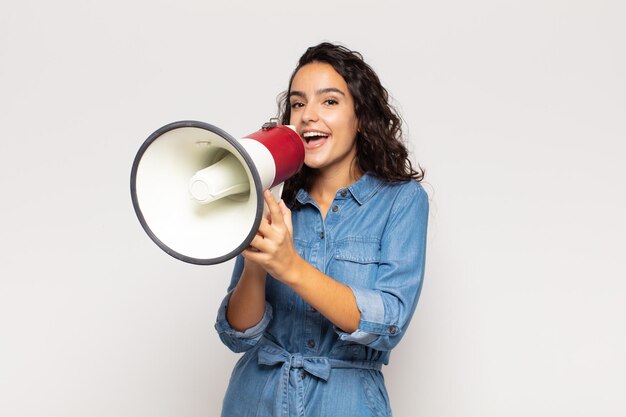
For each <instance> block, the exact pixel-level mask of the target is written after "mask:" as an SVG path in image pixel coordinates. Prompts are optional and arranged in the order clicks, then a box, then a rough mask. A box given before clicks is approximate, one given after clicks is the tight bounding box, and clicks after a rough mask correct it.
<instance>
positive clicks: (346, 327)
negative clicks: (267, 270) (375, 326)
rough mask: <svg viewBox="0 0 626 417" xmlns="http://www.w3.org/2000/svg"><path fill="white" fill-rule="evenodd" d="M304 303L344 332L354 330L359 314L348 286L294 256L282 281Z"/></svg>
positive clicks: (359, 317)
mask: <svg viewBox="0 0 626 417" xmlns="http://www.w3.org/2000/svg"><path fill="white" fill-rule="evenodd" d="M283 282H285V283H286V284H287V285H289V286H290V287H291V288H292V289H293V290H294V291H295V292H296V293H297V294H298V295H300V297H302V298H303V299H304V300H305V301H306V302H307V303H309V304H310V305H311V306H312V307H314V308H315V309H316V310H317V311H319V312H320V313H321V314H322V315H323V316H324V317H326V318H327V319H328V320H330V321H331V322H332V323H333V324H334V325H335V326H337V327H338V328H340V329H341V330H343V331H344V332H347V333H352V332H354V331H356V330H357V329H358V327H359V321H360V320H361V313H360V312H359V309H358V307H357V304H356V299H355V298H354V294H353V293H352V290H351V289H350V287H348V286H346V285H344V284H342V283H340V282H338V281H336V280H334V279H333V278H331V277H329V276H328V275H325V274H324V273H322V272H320V271H319V270H317V269H316V268H315V267H313V265H311V264H309V263H308V262H306V261H304V260H303V259H302V258H298V261H297V262H296V265H295V267H294V268H293V269H292V270H291V271H290V272H289V273H288V274H287V275H286V276H285V277H284V281H283Z"/></svg>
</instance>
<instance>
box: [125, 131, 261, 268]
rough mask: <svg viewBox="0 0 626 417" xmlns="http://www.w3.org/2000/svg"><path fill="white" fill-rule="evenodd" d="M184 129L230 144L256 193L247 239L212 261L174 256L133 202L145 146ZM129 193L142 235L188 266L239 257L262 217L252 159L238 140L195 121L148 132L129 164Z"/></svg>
mask: <svg viewBox="0 0 626 417" xmlns="http://www.w3.org/2000/svg"><path fill="white" fill-rule="evenodd" d="M185 127H194V128H199V129H204V130H208V131H210V132H213V133H215V134H217V135H219V136H221V137H222V138H224V139H226V140H227V141H228V142H229V144H231V145H232V146H233V147H234V148H235V149H236V150H237V151H238V152H239V153H240V154H241V157H242V158H243V160H244V161H245V162H246V165H247V166H248V168H249V169H250V172H251V173H252V177H253V180H254V181H253V182H254V188H255V190H256V195H257V207H256V215H255V219H254V225H253V227H252V228H251V229H250V233H249V234H248V236H246V238H245V239H244V240H243V242H242V243H241V244H240V245H239V246H238V247H237V248H235V249H234V250H232V251H231V252H229V253H228V254H226V255H223V256H218V257H216V258H208V259H200V258H193V257H190V256H186V255H183V254H182V253H178V252H176V251H175V250H173V249H172V248H170V247H169V246H167V245H166V244H165V243H163V242H162V241H161V240H160V239H159V238H158V237H157V236H156V235H155V234H154V232H152V230H151V229H150V227H149V226H148V224H147V222H146V220H145V218H144V216H143V214H142V212H141V208H140V207H139V201H138V200H137V170H138V168H139V163H140V161H141V158H142V156H143V154H144V153H145V151H146V149H148V147H149V146H150V145H151V144H152V142H154V141H155V140H156V139H157V138H159V137H160V136H161V135H163V134H164V133H167V132H169V131H171V130H174V129H180V128H185ZM130 194H131V198H132V200H133V207H134V209H135V214H136V215H137V218H138V219H139V222H140V223H141V226H142V227H143V229H144V230H145V232H146V233H147V234H148V236H149V237H150V239H152V240H153V241H154V243H156V244H157V245H158V246H159V247H160V248H161V249H163V251H165V252H166V253H167V254H168V255H171V256H172V257H174V258H176V259H179V260H181V261H184V262H187V263H191V264H196V265H214V264H219V263H222V262H226V261H228V260H229V259H232V258H234V257H235V256H237V255H239V254H240V253H241V252H243V251H244V250H245V249H246V248H247V247H248V246H249V245H250V242H252V239H253V238H254V236H255V235H256V232H257V230H258V229H259V225H260V224H261V219H262V216H263V190H262V189H261V177H260V175H259V172H258V170H257V168H256V166H255V165H254V162H253V161H252V158H251V157H250V155H249V154H248V152H247V151H246V150H245V149H244V148H243V146H241V144H240V143H239V141H237V140H236V139H235V138H234V137H232V136H231V135H229V134H228V133H226V132H225V131H223V130H222V129H220V128H219V127H216V126H213V125H211V124H208V123H204V122H199V121H195V120H182V121H178V122H173V123H170V124H167V125H165V126H163V127H161V128H160V129H158V130H156V131H155V132H154V133H152V134H151V135H150V136H149V137H148V139H146V140H145V141H144V143H143V144H142V145H141V147H140V148H139V151H138V152H137V155H136V156H135V160H134V162H133V167H132V170H131V174H130Z"/></svg>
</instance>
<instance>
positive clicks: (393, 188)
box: [376, 180, 428, 205]
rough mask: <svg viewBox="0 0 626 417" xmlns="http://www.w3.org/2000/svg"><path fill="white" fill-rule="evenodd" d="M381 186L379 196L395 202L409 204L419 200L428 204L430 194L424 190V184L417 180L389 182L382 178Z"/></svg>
mask: <svg viewBox="0 0 626 417" xmlns="http://www.w3.org/2000/svg"><path fill="white" fill-rule="evenodd" d="M380 183H381V187H380V189H379V191H378V192H377V193H376V194H378V196H377V197H378V198H381V199H384V200H386V201H387V202H393V203H395V204H407V203H410V202H419V203H421V204H426V205H428V194H427V193H426V191H425V190H424V187H423V186H422V184H420V183H419V182H417V181H415V180H409V181H402V182H387V181H382V180H380Z"/></svg>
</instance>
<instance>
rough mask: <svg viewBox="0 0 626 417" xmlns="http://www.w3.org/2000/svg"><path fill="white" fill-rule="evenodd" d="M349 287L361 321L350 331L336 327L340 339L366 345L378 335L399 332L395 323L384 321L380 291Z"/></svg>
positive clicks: (391, 334) (393, 334) (390, 334)
mask: <svg viewBox="0 0 626 417" xmlns="http://www.w3.org/2000/svg"><path fill="white" fill-rule="evenodd" d="M350 289H351V290H352V293H353V294H354V298H355V299H356V305H357V307H358V309H359V311H360V312H361V321H360V322H359V328H358V329H356V330H355V331H354V332H352V333H346V332H343V331H341V330H339V329H337V330H336V331H337V333H338V334H339V338H340V339H341V340H346V341H351V342H357V343H360V344H364V345H367V344H370V343H372V342H374V341H375V340H377V339H378V338H379V337H380V336H395V335H397V334H399V333H400V328H399V327H398V326H397V325H395V324H389V323H385V304H384V302H383V297H382V295H381V294H380V292H378V291H373V290H368V289H363V288H354V287H350Z"/></svg>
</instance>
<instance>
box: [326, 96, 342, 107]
mask: <svg viewBox="0 0 626 417" xmlns="http://www.w3.org/2000/svg"><path fill="white" fill-rule="evenodd" d="M324 104H326V105H328V106H334V105H335V104H339V102H338V101H337V100H335V99H334V98H327V99H326V100H324Z"/></svg>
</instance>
